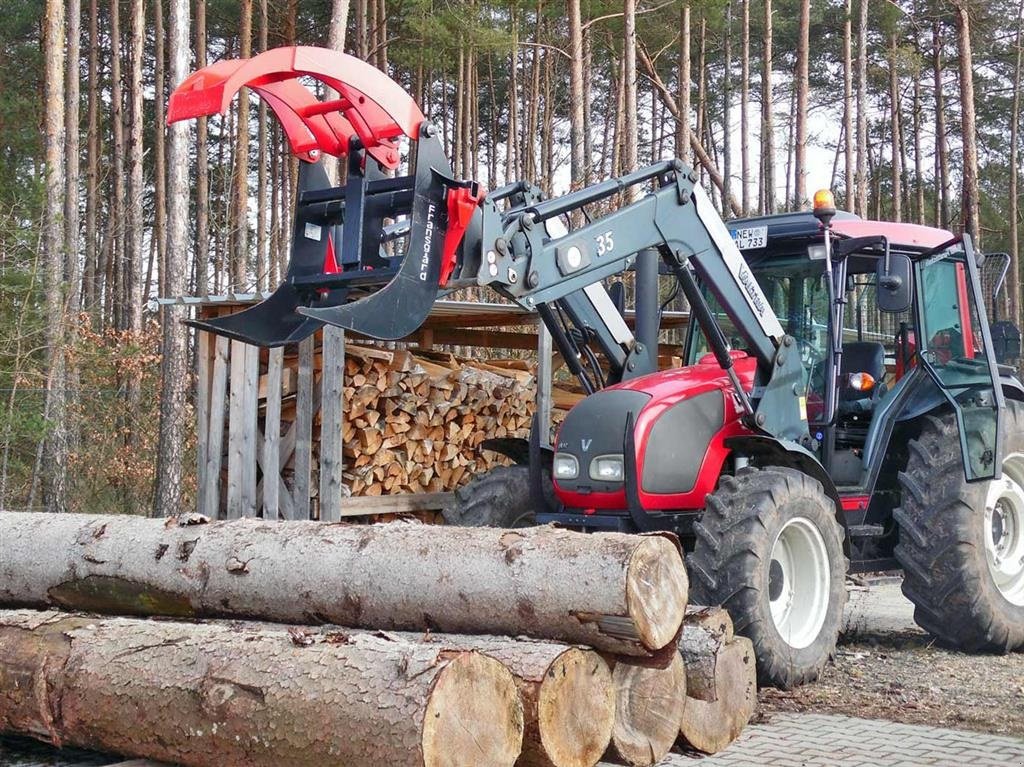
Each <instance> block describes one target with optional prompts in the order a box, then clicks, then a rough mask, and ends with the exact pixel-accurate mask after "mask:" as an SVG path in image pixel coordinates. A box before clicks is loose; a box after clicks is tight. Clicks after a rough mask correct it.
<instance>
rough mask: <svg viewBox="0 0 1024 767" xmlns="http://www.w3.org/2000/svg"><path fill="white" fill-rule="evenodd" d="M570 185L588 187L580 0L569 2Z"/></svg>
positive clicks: (577, 187) (574, 187) (570, 0)
mask: <svg viewBox="0 0 1024 767" xmlns="http://www.w3.org/2000/svg"><path fill="white" fill-rule="evenodd" d="M567 6H568V8H567V11H568V16H569V144H570V170H569V183H570V186H571V188H572V189H580V188H582V187H583V186H585V185H586V171H585V167H584V166H585V163H584V160H583V132H584V130H586V127H587V126H586V122H585V117H584V114H583V99H584V87H583V19H582V18H581V16H580V0H569V1H568V3H567ZM577 215H578V214H577Z"/></svg>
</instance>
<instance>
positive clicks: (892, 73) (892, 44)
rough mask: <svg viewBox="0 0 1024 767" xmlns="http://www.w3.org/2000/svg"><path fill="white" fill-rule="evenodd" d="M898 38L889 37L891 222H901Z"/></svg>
mask: <svg viewBox="0 0 1024 767" xmlns="http://www.w3.org/2000/svg"><path fill="white" fill-rule="evenodd" d="M898 66H899V37H898V35H897V33H896V32H895V31H893V32H892V34H891V35H890V37H889V127H890V131H891V134H892V135H891V138H892V147H891V148H892V163H891V165H890V170H891V171H892V175H891V179H892V182H891V183H892V195H891V197H892V220H893V221H902V220H903V152H902V150H901V148H900V136H901V135H902V133H903V131H902V129H901V127H900V79H899V71H898V69H897V67H898Z"/></svg>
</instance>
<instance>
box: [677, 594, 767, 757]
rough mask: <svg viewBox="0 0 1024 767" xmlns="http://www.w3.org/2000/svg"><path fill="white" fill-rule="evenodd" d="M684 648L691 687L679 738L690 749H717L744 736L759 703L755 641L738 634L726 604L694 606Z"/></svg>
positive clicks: (688, 617)
mask: <svg viewBox="0 0 1024 767" xmlns="http://www.w3.org/2000/svg"><path fill="white" fill-rule="evenodd" d="M679 651H680V653H681V654H682V657H683V660H684V661H685V663H686V688H687V692H686V694H687V698H686V707H685V709H684V711H683V717H682V724H681V725H680V728H679V732H680V736H681V738H682V740H683V741H684V742H685V743H686V744H687V745H688V746H689V747H690V748H693V749H695V750H697V751H701V752H703V753H706V754H715V753H718V752H719V751H721V750H723V749H724V748H725V747H726V746H728V745H729V744H730V743H732V742H733V741H734V740H736V738H738V737H739V735H740V733H741V732H742V731H743V728H744V727H746V725H747V722H749V721H750V717H751V716H752V715H753V713H754V710H755V709H756V707H757V669H756V666H755V663H754V649H753V645H752V644H751V643H750V640H749V639H747V638H746V637H737V636H734V635H733V626H732V620H731V619H730V618H729V615H728V613H726V612H725V611H724V610H722V609H721V608H717V607H711V608H698V607H690V608H688V609H687V611H686V618H685V619H684V625H683V634H682V638H681V639H680V642H679Z"/></svg>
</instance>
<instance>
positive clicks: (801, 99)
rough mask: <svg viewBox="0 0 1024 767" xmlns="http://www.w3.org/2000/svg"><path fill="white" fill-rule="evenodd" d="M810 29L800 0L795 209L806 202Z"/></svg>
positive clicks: (806, 2)
mask: <svg viewBox="0 0 1024 767" xmlns="http://www.w3.org/2000/svg"><path fill="white" fill-rule="evenodd" d="M810 33H811V0H802V2H801V3H800V26H799V30H798V33H797V44H796V146H795V147H794V155H793V198H794V203H795V204H796V209H797V210H803V209H804V208H805V207H806V205H807V92H808V90H810V81H809V76H808V66H807V59H808V55H809V51H810V45H811V42H810V38H811V34H810Z"/></svg>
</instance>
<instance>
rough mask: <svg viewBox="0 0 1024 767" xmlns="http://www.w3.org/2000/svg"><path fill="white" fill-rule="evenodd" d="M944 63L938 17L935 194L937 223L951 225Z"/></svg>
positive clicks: (934, 39) (935, 33)
mask: <svg viewBox="0 0 1024 767" xmlns="http://www.w3.org/2000/svg"><path fill="white" fill-rule="evenodd" d="M943 69H944V66H943V63H942V26H941V22H940V21H939V20H938V19H936V20H935V22H934V23H933V25H932V78H933V85H934V91H935V163H936V166H937V167H936V169H935V170H936V176H937V177H938V180H939V189H938V192H937V194H936V195H935V201H936V211H935V225H936V226H938V227H942V228H949V226H950V222H949V219H950V212H949V203H950V199H949V198H950V192H949V145H948V143H947V138H946V97H945V89H944V83H943V81H942V73H943Z"/></svg>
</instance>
